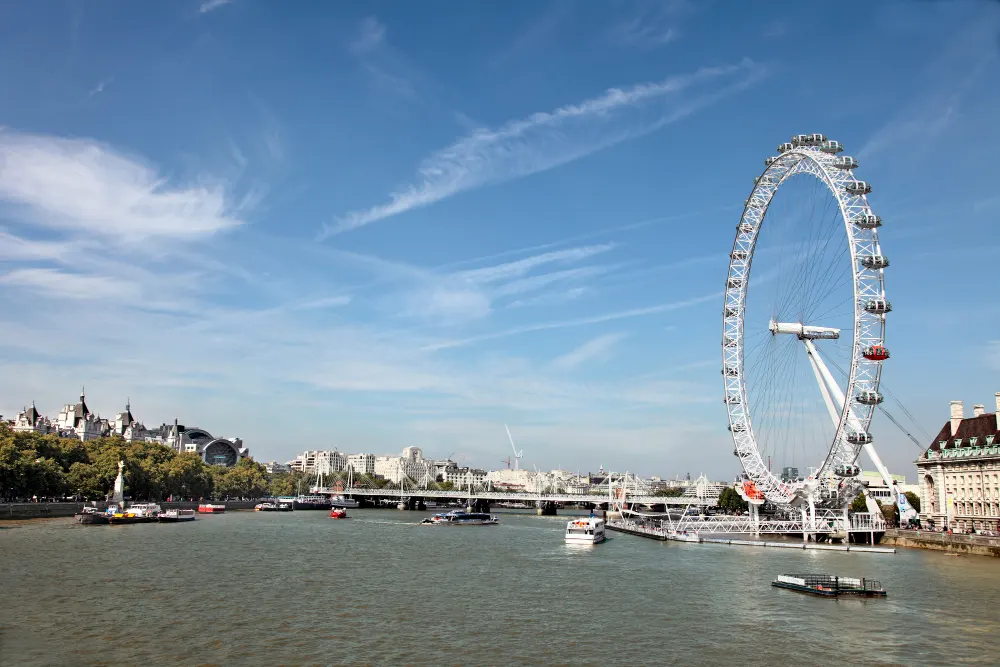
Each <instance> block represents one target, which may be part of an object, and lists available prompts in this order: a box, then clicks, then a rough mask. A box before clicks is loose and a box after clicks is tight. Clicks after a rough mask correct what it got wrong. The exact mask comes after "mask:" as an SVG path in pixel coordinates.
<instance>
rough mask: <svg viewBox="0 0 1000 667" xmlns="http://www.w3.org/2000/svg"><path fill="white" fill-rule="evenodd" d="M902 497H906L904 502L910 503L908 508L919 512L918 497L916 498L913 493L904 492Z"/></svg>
mask: <svg viewBox="0 0 1000 667" xmlns="http://www.w3.org/2000/svg"><path fill="white" fill-rule="evenodd" d="M903 495H904V496H906V500H907V501H908V502H909V503H910V506H911V507H912V508H913V509H915V510H917V511H918V512H919V511H920V496H918V495H917V494H915V493H914V492H913V491H904V492H903Z"/></svg>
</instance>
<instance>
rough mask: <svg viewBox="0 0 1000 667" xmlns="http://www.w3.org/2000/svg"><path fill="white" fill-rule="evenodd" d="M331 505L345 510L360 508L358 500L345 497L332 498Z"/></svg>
mask: <svg viewBox="0 0 1000 667" xmlns="http://www.w3.org/2000/svg"><path fill="white" fill-rule="evenodd" d="M330 504H331V505H332V506H333V507H343V508H344V509H356V508H357V507H358V501H357V500H355V499H354V498H345V497H344V496H332V497H331V498H330Z"/></svg>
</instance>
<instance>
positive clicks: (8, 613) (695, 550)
mask: <svg viewBox="0 0 1000 667" xmlns="http://www.w3.org/2000/svg"><path fill="white" fill-rule="evenodd" d="M351 515H352V518H351V519H349V520H347V521H335V520H332V519H329V518H328V517H327V516H326V513H325V512H293V513H281V514H279V513H267V514H263V513H253V512H232V513H229V514H224V515H220V516H203V517H199V518H198V520H197V521H195V522H193V523H188V524H173V525H171V524H164V525H160V524H146V525H137V526H80V525H77V524H76V523H75V522H74V521H73V520H72V519H51V520H41V521H31V522H20V523H11V522H7V523H0V624H2V625H3V631H2V632H3V634H2V637H0V665H4V666H6V665H18V666H25V667H28V666H32V665H59V666H63V665H67V666H71V665H201V664H217V665H247V666H255V665H366V664H370V665H383V664H393V665H410V664H412V665H537V664H563V665H570V664H572V665H580V664H595V665H596V664H603V665H611V664H632V665H666V664H680V665H721V664H739V665H758V664H815V665H824V664H839V665H842V664H862V663H863V664H905V665H916V664H952V665H954V664H984V665H986V664H997V661H998V658H997V656H998V655H1000V605H998V604H997V602H996V601H997V600H998V599H1000V595H998V593H1000V561H997V560H994V559H990V558H984V557H961V558H956V557H950V556H946V555H943V554H937V553H931V552H922V551H902V552H901V553H899V554H897V555H894V556H886V555H875V554H844V553H820V552H806V551H793V550H772V549H759V548H752V547H736V546H722V545H707V544H701V545H697V544H677V543H660V542H654V541H651V540H646V539H641V538H637V537H631V536H627V535H617V534H614V533H612V538H613V539H611V540H609V541H608V542H606V543H605V544H602V545H599V546H596V547H568V546H566V545H564V544H563V541H562V530H563V527H564V525H565V524H564V521H565V518H560V517H555V518H553V517H536V516H533V515H515V514H503V515H502V518H501V522H502V523H501V525H500V526H497V527H461V528H458V527H427V526H419V525H417V522H418V521H419V520H420V519H421V518H422V517H423V516H426V515H425V514H420V513H415V512H399V511H395V510H391V511H390V510H353V511H352V512H351ZM803 571H815V572H830V573H838V574H843V575H857V576H867V577H872V578H876V579H879V580H881V581H882V583H883V585H884V586H885V587H886V588H887V589H888V590H889V597H888V598H887V599H885V600H868V601H862V600H839V601H834V600H825V599H816V598H812V597H808V596H803V595H799V594H796V593H792V592H789V591H783V590H778V589H774V588H772V587H771V586H770V582H771V580H773V579H774V577H775V576H777V575H779V574H782V573H789V572H803Z"/></svg>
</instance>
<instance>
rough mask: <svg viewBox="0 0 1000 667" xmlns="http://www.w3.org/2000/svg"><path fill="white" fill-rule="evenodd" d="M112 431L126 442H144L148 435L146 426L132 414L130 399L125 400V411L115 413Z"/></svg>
mask: <svg viewBox="0 0 1000 667" xmlns="http://www.w3.org/2000/svg"><path fill="white" fill-rule="evenodd" d="M113 433H114V434H115V435H117V436H118V437H119V438H122V439H123V440H127V441H128V442H144V441H145V440H146V437H147V435H148V432H147V431H146V427H145V426H143V425H142V423H140V422H137V421H136V420H135V417H133V416H132V401H126V402H125V412H119V413H118V414H117V415H115V423H114V426H113Z"/></svg>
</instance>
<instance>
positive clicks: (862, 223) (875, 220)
mask: <svg viewBox="0 0 1000 667" xmlns="http://www.w3.org/2000/svg"><path fill="white" fill-rule="evenodd" d="M851 222H852V223H854V225H855V226H856V227H860V228H861V229H875V228H876V227H881V226H882V218H880V217H878V216H877V215H875V214H874V213H862V214H861V215H859V216H857V217H856V218H853V219H852V220H851Z"/></svg>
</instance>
